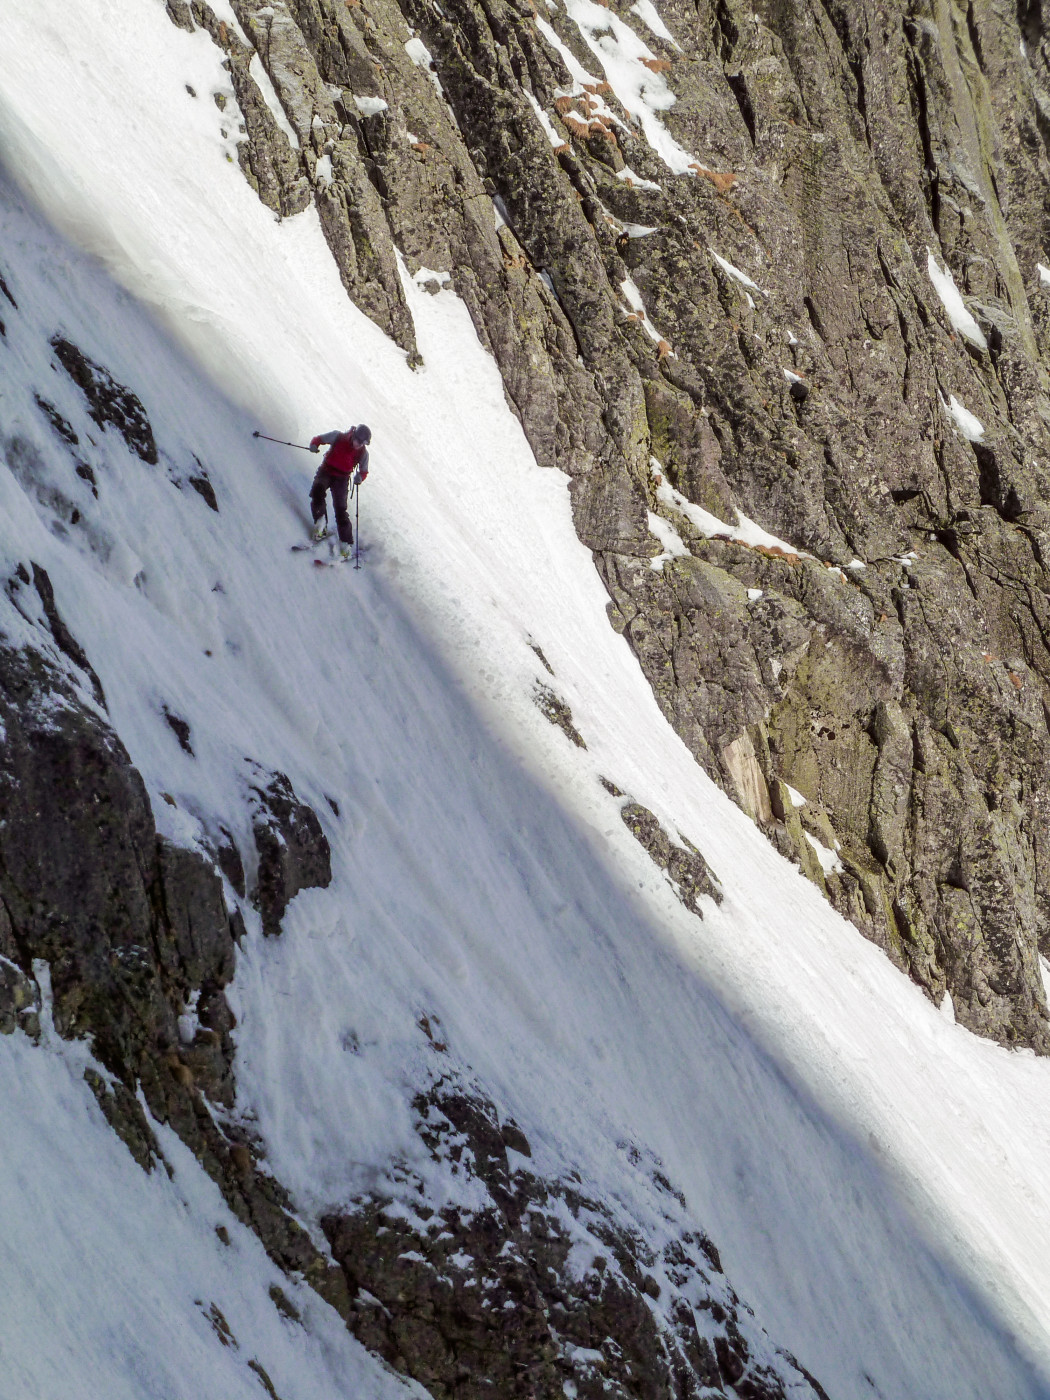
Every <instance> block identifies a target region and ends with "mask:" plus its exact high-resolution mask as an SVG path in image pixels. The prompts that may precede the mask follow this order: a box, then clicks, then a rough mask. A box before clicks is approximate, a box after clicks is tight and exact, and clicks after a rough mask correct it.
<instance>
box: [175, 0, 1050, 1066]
mask: <svg viewBox="0 0 1050 1400" xmlns="http://www.w3.org/2000/svg"><path fill="white" fill-rule="evenodd" d="M168 10H169V14H170V15H171V17H172V19H173V20H174V21H175V22H176V23H177V24H179V25H181V26H183V27H186V28H190V27H193V26H194V25H201V26H204V27H206V28H207V29H208V31H209V32H210V33H211V35H212V37H213V38H214V40H215V42H216V43H217V44H219V45H220V46H221V47H222V48H223V50H224V51H225V53H226V55H227V59H226V62H227V64H228V66H229V70H230V73H231V77H232V79H233V83H234V88H235V90H236V93H237V99H238V101H239V104H240V108H241V112H240V116H241V122H240V128H241V131H242V134H243V138H244V139H243V141H242V144H241V146H240V159H241V163H242V167H243V169H244V171H245V173H246V175H247V177H248V179H249V180H251V181H252V183H253V184H254V185H255V187H256V188H257V190H258V192H259V196H260V198H261V199H263V200H264V201H265V202H267V203H268V204H270V206H271V207H272V208H273V209H274V210H275V211H277V212H279V213H280V214H282V215H288V214H291V213H294V211H295V210H296V209H298V208H301V207H303V205H304V202H305V201H308V200H309V199H310V198H313V199H314V200H315V202H316V204H317V208H318V211H319V213H320V215H321V219H322V222H323V225H324V228H325V232H326V235H327V238H328V241H329V244H330V247H331V249H332V252H333V255H334V257H335V258H336V260H337V262H338V265H339V269H340V273H341V275H342V278H343V281H344V283H345V285H346V288H347V291H348V292H349V294H350V296H351V297H352V298H353V299H354V301H355V302H356V303H357V305H358V306H360V307H361V308H362V309H363V310H365V311H366V312H367V313H368V314H369V315H370V316H372V317H373V319H375V320H376V321H377V322H378V324H380V325H381V326H382V327H383V328H384V329H385V330H387V331H388V332H389V333H390V334H391V335H393V336H394V337H395V338H396V339H397V340H398V341H399V343H400V344H402V345H403V346H404V348H405V349H406V351H407V352H409V353H410V354H415V353H416V352H415V345H414V339H413V332H412V326H411V318H410V316H409V315H408V314H407V310H406V306H405V301H404V294H403V291H402V288H401V284H400V281H399V278H398V275H397V266H396V259H397V257H398V256H400V257H402V258H403V259H404V262H405V265H406V266H407V269H408V271H409V272H410V273H411V274H413V275H416V276H418V277H419V278H420V279H421V280H422V281H423V282H424V285H426V284H427V282H428V281H429V283H430V285H431V286H432V287H433V289H434V290H436V289H437V287H438V285H440V284H441V280H442V279H447V278H448V277H451V283H452V285H453V287H454V288H455V290H456V291H457V293H458V294H459V295H460V296H461V297H462V298H463V300H464V301H465V303H466V305H467V306H468V307H469V309H470V314H471V317H472V319H473V321H474V325H475V327H476V329H477V332H478V334H479V336H480V337H481V339H482V341H483V343H484V344H486V345H487V346H488V347H489V348H490V350H491V352H492V354H493V355H494V356H495V359H496V361H497V363H498V365H499V367H500V371H501V373H502V376H503V382H504V385H505V390H506V395H507V399H508V402H509V403H510V404H511V405H512V406H513V408H514V411H515V412H516V413H517V415H518V417H519V418H520V420H521V423H522V426H523V427H524V429H525V432H526V434H527V436H528V439H529V442H530V444H531V445H532V447H533V450H534V451H535V453H536V456H537V459H538V460H539V461H540V462H541V463H546V464H549V465H551V466H558V467H560V468H562V469H563V470H565V471H566V472H568V473H569V475H570V476H571V478H572V485H573V504H574V513H575V521H576V527H577V530H578V533H579V535H580V538H581V539H582V540H583V541H584V543H586V544H587V545H588V546H589V547H590V548H591V549H592V550H593V552H594V559H595V565H596V567H597V568H598V570H599V572H600V574H601V577H602V579H603V580H604V582H605V584H606V587H607V588H608V591H609V595H610V605H609V614H610V620H611V622H612V624H613V626H615V627H617V628H618V629H622V631H623V632H624V634H625V636H626V637H627V638H628V640H629V641H630V644H631V646H632V647H633V649H634V651H635V653H636V655H637V656H638V659H639V661H640V663H641V665H642V666H643V668H644V670H645V672H646V674H647V676H648V677H649V680H650V682H651V684H652V686H653V689H654V691H655V693H656V695H657V697H658V699H659V702H660V704H661V706H662V708H663V709H664V712H665V714H666V715H667V717H668V718H669V719H670V720H671V722H672V723H673V724H674V726H675V728H676V729H677V730H678V732H679V734H680V735H681V736H682V737H683V738H684V739H685V740H686V742H687V744H688V745H689V747H690V749H691V750H692V752H693V753H694V754H695V756H696V758H697V759H698V761H699V762H701V763H702V764H703V765H704V767H705V768H706V770H707V771H708V772H709V773H710V774H711V775H712V776H713V777H714V778H716V780H717V781H719V782H720V783H721V784H723V785H724V786H725V787H726V789H727V790H728V791H729V792H730V793H731V794H733V795H734V796H735V797H736V799H737V800H738V801H739V802H740V803H741V804H742V805H743V806H744V807H745V809H746V810H747V811H748V812H749V813H750V814H751V815H752V817H753V818H754V819H755V821H757V822H758V823H759V824H760V825H761V826H762V828H763V829H764V830H765V831H766V832H767V833H768V834H769V836H770V838H771V839H772V840H773V841H775V842H776V844H777V846H778V847H779V848H780V849H781V850H782V851H783V852H784V853H785V854H786V855H788V856H789V857H790V858H791V859H793V860H794V861H796V862H797V863H798V864H799V865H800V866H801V867H802V869H803V870H804V871H805V873H806V874H807V875H808V876H809V877H810V878H811V879H812V880H814V881H815V882H816V883H817V884H818V885H819V886H820V887H821V888H822V889H824V890H825V891H826V893H827V895H828V897H829V899H830V900H831V901H832V902H833V904H834V905H835V906H836V907H837V908H838V909H840V910H841V911H842V912H843V913H844V914H846V915H847V917H848V918H850V919H851V920H852V921H853V922H854V923H855V924H856V925H857V927H858V928H860V929H861V930H862V931H863V932H864V933H865V934H866V935H867V936H868V937H870V938H872V939H873V940H875V941H876V942H877V943H878V944H879V945H880V946H881V947H882V948H884V949H885V951H886V953H887V955H888V956H889V957H890V958H892V959H893V961H894V962H895V963H896V964H897V965H898V966H900V967H901V968H902V969H904V970H906V971H907V972H908V973H909V974H910V975H911V976H912V977H913V978H914V979H915V980H916V981H917V982H918V983H919V984H920V985H921V986H922V987H923V989H924V990H925V991H926V992H927V993H928V995H929V996H931V997H932V998H933V999H934V1000H935V1001H938V1002H939V1001H940V1000H941V998H942V997H943V996H944V994H945V992H949V993H950V994H951V997H952V1002H953V1006H954V1010H955V1014H956V1016H957V1017H958V1019H959V1020H960V1021H961V1022H962V1023H963V1024H965V1025H967V1026H969V1027H970V1028H971V1029H973V1030H975V1031H977V1032H979V1033H981V1034H984V1035H988V1036H992V1037H995V1038H996V1039H999V1040H1001V1041H1003V1042H1004V1043H1008V1044H1023V1045H1030V1046H1033V1047H1034V1048H1036V1049H1038V1050H1039V1051H1040V1052H1045V1051H1046V1050H1047V1049H1048V1048H1050V1030H1048V1026H1047V1010H1046V998H1045V994H1044V991H1043V986H1042V980H1041V975H1040V971H1039V964H1038V956H1039V950H1040V948H1042V950H1043V951H1044V953H1046V952H1050V943H1048V941H1047V940H1048V938H1050V928H1048V924H1047V913H1046V910H1047V894H1048V880H1050V874H1048V868H1047V847H1046V839H1047V838H1046V829H1047V825H1046V811H1045V804H1046V800H1047V799H1046V792H1047V778H1048V776H1050V766H1048V765H1050V739H1048V720H1047V709H1046V697H1047V683H1048V680H1050V654H1048V650H1047V635H1048V630H1047V601H1046V584H1047V578H1046V573H1045V564H1044V554H1045V540H1046V536H1045V533H1044V530H1045V525H1046V511H1045V506H1044V498H1045V495H1046V481H1047V472H1048V462H1050V457H1048V450H1050V442H1048V433H1050V399H1048V397H1047V378H1046V370H1045V365H1044V360H1043V355H1044V353H1045V351H1046V336H1047V305H1048V295H1050V272H1047V271H1046V269H1045V268H1043V267H1042V265H1041V263H1040V259H1041V258H1042V257H1044V256H1045V254H1044V252H1043V249H1044V240H1045V230H1046V225H1047V217H1048V215H1047V177H1048V164H1047V144H1046V143H1047V139H1048V132H1050V127H1048V121H1050V116H1048V113H1050V105H1048V104H1050V97H1048V95H1047V86H1048V85H1050V75H1048V72H1047V63H1046V57H1045V52H1044V46H1043V45H1044V40H1043V29H1042V11H1041V8H1040V6H1038V5H1032V4H1026V3H1025V4H1019V5H1018V6H1016V7H1010V6H1006V5H998V4H982V3H970V4H968V5H965V6H964V5H959V4H949V3H929V4H922V3H919V4H907V5H905V4H892V5H874V4H868V3H847V4H832V3H828V4H822V3H816V2H815V0H814V3H804V4H798V5H796V4H774V3H770V4H758V5H755V6H751V5H749V6H747V7H744V6H743V5H738V4H735V3H733V2H732V0H719V3H717V4H714V5H710V4H706V3H699V4H697V5H695V6H692V5H686V4H683V3H668V4H666V5H665V6H664V7H663V9H662V10H661V12H660V14H659V15H657V14H656V13H655V12H654V11H653V10H652V7H650V6H647V5H646V4H644V3H643V4H637V5H634V6H630V7H629V6H627V5H625V4H619V3H615V2H614V3H611V4H609V5H605V4H604V3H595V0H569V3H567V4H565V5H562V4H559V3H556V0H550V3H548V0H536V3H532V0H522V3H513V2H512V0H507V3H503V0H488V2H487V3H474V0H462V3H444V0H442V4H440V5H438V4H436V3H429V4H428V3H423V0H411V3H409V2H408V0H406V3H405V4H404V5H402V6H401V7H400V8H399V7H398V6H397V5H396V4H394V3H392V0H350V2H349V3H336V0H301V3H296V0H276V3H274V4H263V3H261V0H260V2H259V3H255V0H234V11H235V13H236V17H237V20H238V21H239V24H234V23H230V22H227V21H226V20H223V19H220V18H218V17H217V16H216V13H215V12H214V11H212V10H211V9H210V8H209V6H208V5H207V4H206V3H203V0H197V2H195V3H194V4H192V5H190V4H187V3H185V0H169V4H168ZM253 49H254V50H256V51H257V52H258V55H259V57H260V58H261V60H262V64H263V65H264V68H265V71H266V73H267V74H268V75H269V79H270V81H271V82H272V92H271V93H270V94H268V98H269V102H268V101H267V99H266V98H264V95H263V93H262V91H261V89H260V87H259V86H258V85H257V84H256V83H255V81H254V80H253V76H252V75H253V72H257V71H258V70H257V69H253V68H252V61H251V55H252V52H253ZM274 94H276V99H277V100H279V103H280V108H279V109H278V108H277V107H276V102H275V99H274ZM203 100H206V99H203ZM271 109H272V110H271ZM275 112H276V116H275ZM278 118H281V119H282V120H281V122H280V123H279V121H278ZM234 119H236V118H234ZM285 128H286V129H287V130H286V129H285ZM432 270H436V271H437V274H438V275H437V276H432V275H431V273H432ZM696 508H699V509H696ZM738 513H739V514H742V516H743V517H744V521H745V523H744V526H743V528H742V526H741V522H740V520H739V518H738ZM654 516H655V517H656V518H657V519H656V522H655V523H654V520H653V517H654ZM661 521H662V522H663V524H661V523H660V522H661ZM752 523H754V524H757V525H758V526H760V527H762V528H761V529H758V530H755V529H754V528H749V527H750V526H751V525H752ZM669 540H670V541H671V548H670V549H668V548H667V543H668V541H669Z"/></svg>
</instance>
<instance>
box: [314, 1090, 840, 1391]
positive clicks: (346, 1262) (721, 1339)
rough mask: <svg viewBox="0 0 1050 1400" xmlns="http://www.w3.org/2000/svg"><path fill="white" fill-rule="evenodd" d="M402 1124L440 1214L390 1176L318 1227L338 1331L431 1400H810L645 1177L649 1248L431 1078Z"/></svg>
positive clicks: (488, 1106)
mask: <svg viewBox="0 0 1050 1400" xmlns="http://www.w3.org/2000/svg"><path fill="white" fill-rule="evenodd" d="M414 1107H415V1110H416V1114H417V1131H418V1132H419V1134H420V1136H421V1137H422V1139H423V1141H424V1142H425V1143H426V1145H427V1147H428V1149H429V1151H430V1154H431V1156H432V1158H433V1160H434V1162H435V1163H436V1164H439V1166H440V1167H442V1168H443V1169H446V1170H447V1171H448V1173H449V1176H448V1178H447V1179H446V1185H445V1189H444V1191H443V1193H442V1194H443V1196H444V1197H445V1204H443V1205H442V1207H441V1208H440V1209H437V1210H435V1209H434V1208H433V1206H432V1205H431V1203H430V1199H429V1198H428V1195H427V1192H426V1190H425V1189H424V1185H423V1182H422V1181H420V1180H418V1179H413V1177H412V1176H411V1174H409V1173H404V1172H402V1173H400V1174H399V1173H397V1172H395V1173H394V1176H393V1177H392V1179H391V1183H390V1191H389V1194H385V1195H384V1194H372V1195H370V1196H368V1197H365V1198H363V1199H361V1200H359V1201H357V1202H355V1204H354V1206H353V1208H352V1209H351V1210H349V1211H346V1212H342V1213H339V1214H333V1215H331V1216H329V1217H328V1218H326V1219H325V1220H324V1221H323V1225H324V1229H325V1232H326V1234H327V1235H328V1238H329V1240H330V1241H331V1244H332V1250H333V1253H334V1255H335V1257H336V1259H337V1260H338V1261H339V1263H340V1264H341V1265H342V1268H343V1271H344V1273H345V1275H346V1279H347V1284H348V1286H349V1289H350V1293H351V1297H352V1303H351V1310H350V1315H349V1326H350V1328H351V1330H352V1331H353V1332H354V1333H355V1335H356V1336H358V1337H359V1338H360V1340H361V1341H363V1342H364V1343H365V1345H366V1346H368V1347H370V1348H371V1349H372V1350H373V1351H376V1352H378V1353H379V1354H380V1355H381V1356H383V1357H384V1358H385V1359H386V1360H387V1361H389V1362H390V1364H391V1365H393V1366H394V1367H395V1368H396V1369H398V1370H399V1371H402V1372H403V1373H404V1374H406V1375H408V1376H411V1377H412V1378H413V1379H414V1380H417V1381H419V1382H421V1383H422V1384H423V1385H424V1386H425V1387H426V1388H427V1391H428V1392H429V1393H430V1394H431V1395H433V1396H434V1397H435V1400H480V1397H482V1396H486V1395H490V1394H492V1393H496V1394H498V1395H500V1396H501V1397H507V1400H517V1397H520V1400H541V1398H542V1400H556V1398H557V1400H560V1397H562V1396H564V1395H566V1394H569V1395H572V1394H575V1395H578V1396H583V1397H593V1400H598V1397H603V1396H618V1397H627V1396H639V1397H646V1400H657V1397H660V1398H661V1400H663V1397H668V1400H669V1397H671V1396H675V1397H699V1396H701V1395H716V1394H717V1395H724V1394H728V1393H732V1394H735V1395H739V1396H747V1397H751V1400H778V1397H786V1396H788V1395H791V1396H806V1397H810V1400H815V1397H824V1395H825V1393H824V1391H823V1389H822V1388H821V1386H820V1385H819V1384H818V1383H817V1382H816V1381H815V1380H814V1379H813V1377H811V1376H810V1375H808V1374H807V1373H806V1372H805V1371H804V1370H803V1369H802V1368H801V1367H800V1366H799V1365H798V1363H797V1362H796V1361H795V1359H794V1358H793V1357H792V1356H790V1355H789V1354H788V1353H786V1352H784V1351H782V1350H780V1349H779V1348H777V1347H776V1346H774V1345H773V1344H772V1343H771V1342H770V1340H769V1338H768V1337H767V1336H766V1335H765V1333H764V1332H762V1330H761V1328H760V1327H758V1326H757V1325H756V1323H755V1321H754V1318H753V1316H752V1315H751V1313H750V1310H749V1309H747V1308H746V1307H744V1306H743V1305H742V1304H741V1303H740V1301H739V1299H738V1298H737V1297H736V1295H735V1294H734V1292H733V1290H732V1288H731V1287H730V1286H729V1283H728V1281H727V1280H726V1278H725V1275H724V1274H723V1273H722V1268H721V1263H720V1261H719V1257H718V1251H717V1250H716V1249H715V1247H714V1245H713V1244H712V1243H711V1241H710V1240H708V1239H707V1238H706V1237H705V1236H704V1235H703V1234H701V1233H699V1232H698V1231H695V1230H690V1229H689V1228H688V1227H686V1226H685V1225H683V1224H682V1222H681V1217H682V1216H684V1214H685V1211H684V1209H683V1207H684V1203H683V1202H682V1201H681V1200H680V1198H678V1197H677V1196H676V1195H675V1193H674V1190H673V1188H672V1187H671V1184H670V1182H668V1181H667V1180H666V1178H665V1177H664V1176H663V1175H662V1173H661V1172H660V1170H659V1167H658V1165H655V1166H654V1167H653V1169H652V1180H653V1184H654V1190H655V1193H656V1194H657V1195H658V1196H659V1197H660V1199H661V1201H662V1207H663V1213H662V1218H661V1220H660V1226H659V1229H658V1230H657V1231H656V1232H655V1233H656V1234H657V1235H658V1236H659V1242H658V1243H657V1244H656V1245H655V1247H654V1244H653V1242H652V1240H653V1234H654V1232H653V1230H652V1228H650V1229H649V1230H648V1231H643V1230H642V1229H641V1228H632V1227H631V1226H630V1225H628V1224H625V1223H623V1222H622V1221H619V1220H617V1219H616V1217H615V1216H614V1214H613V1212H612V1211H611V1210H610V1208H609V1206H608V1205H607V1204H605V1203H604V1202H602V1201H601V1200H598V1199H596V1198H594V1197H593V1196H589V1195H588V1194H587V1193H586V1191H585V1190H584V1189H583V1187H582V1185H581V1184H580V1182H579V1179H578V1178H577V1179H575V1180H573V1179H569V1180H551V1179H550V1178H544V1177H542V1176H540V1175H538V1174H537V1173H536V1172H534V1171H532V1170H530V1168H529V1167H528V1166H527V1165H526V1162H527V1158H528V1155H529V1152H530V1149H529V1145H528V1143H527V1141H525V1139H524V1137H523V1135H522V1133H521V1130H520V1128H518V1127H517V1125H516V1124H514V1123H502V1124H501V1122H500V1120H499V1115H498V1113H497V1111H496V1109H495V1106H494V1105H493V1104H492V1103H491V1102H490V1101H489V1100H488V1099H487V1098H486V1096H485V1094H484V1093H483V1092H482V1091H481V1090H480V1088H479V1087H478V1086H477V1085H474V1084H467V1083H466V1082H464V1081H463V1080H461V1079H460V1077H459V1076H458V1075H456V1074H454V1073H452V1074H446V1075H443V1076H441V1077H440V1078H438V1079H437V1080H436V1081H435V1083H434V1084H433V1085H432V1086H431V1087H430V1088H429V1089H427V1090H426V1091H425V1092H423V1093H420V1094H419V1095H418V1096H417V1098H416V1101H415V1105H414ZM639 1160H641V1159H640V1158H639ZM479 1187H480V1189H481V1192H482V1201H481V1202H480V1203H479V1201H478V1188H479ZM457 1194H462V1195H463V1196H464V1197H469V1198H470V1200H471V1204H470V1205H469V1206H468V1205H466V1204H460V1203H459V1202H458V1201H457V1200H456V1195H457ZM450 1196H451V1197H452V1199H448V1198H449V1197H450ZM727 1386H730V1387H732V1391H731V1392H730V1391H729V1390H727ZM825 1400H826V1397H825Z"/></svg>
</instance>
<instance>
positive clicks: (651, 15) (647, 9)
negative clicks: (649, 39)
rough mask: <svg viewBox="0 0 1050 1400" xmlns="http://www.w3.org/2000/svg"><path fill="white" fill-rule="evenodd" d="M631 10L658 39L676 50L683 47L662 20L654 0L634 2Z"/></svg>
mask: <svg viewBox="0 0 1050 1400" xmlns="http://www.w3.org/2000/svg"><path fill="white" fill-rule="evenodd" d="M631 9H632V11H633V12H634V13H635V14H636V15H637V16H638V18H639V19H640V20H641V21H642V23H643V24H644V25H645V26H646V27H647V28H648V29H650V30H652V32H653V33H654V34H655V35H656V37H657V38H658V39H663V40H664V42H665V43H668V44H673V45H674V47H675V48H676V49H678V48H681V45H680V44H679V43H678V41H677V40H676V39H675V37H674V35H673V34H672V33H671V31H670V30H669V29H668V27H667V25H666V24H664V22H663V20H662V19H661V18H660V12H659V10H658V9H657V8H656V6H655V5H654V4H653V0H634V4H633V5H632V6H631Z"/></svg>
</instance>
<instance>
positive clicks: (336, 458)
mask: <svg viewBox="0 0 1050 1400" xmlns="http://www.w3.org/2000/svg"><path fill="white" fill-rule="evenodd" d="M353 431H354V430H353V428H350V429H349V430H348V431H347V432H345V433H339V432H334V433H323V434H321V435H320V436H319V437H315V438H312V439H311V440H310V446H311V447H320V446H321V444H322V443H330V444H331V446H330V447H329V448H328V451H327V452H326V453H325V457H324V461H323V463H322V464H321V465H322V466H324V467H326V468H327V469H328V471H330V472H331V473H332V475H333V476H353V475H354V473H355V471H356V473H357V475H356V480H357V481H358V482H362V481H364V479H365V477H366V476H367V475H368V448H367V447H358V445H357V443H355V442H354V440H353Z"/></svg>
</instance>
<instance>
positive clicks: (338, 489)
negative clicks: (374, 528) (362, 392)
mask: <svg viewBox="0 0 1050 1400" xmlns="http://www.w3.org/2000/svg"><path fill="white" fill-rule="evenodd" d="M371 441H372V432H371V429H370V428H366V427H365V425H364V423H359V424H358V425H357V427H356V428H349V429H347V431H346V432H340V431H339V430H338V429H336V430H335V431H334V432H331V433H320V434H318V436H317V437H315V438H311V439H310V451H311V452H319V451H320V450H321V446H322V444H325V445H327V447H328V451H327V452H326V453H325V455H324V461H323V462H322V463H321V465H320V466H319V467H318V468H317V473H316V475H315V476H314V480H313V485H312V486H311V487H310V512H311V514H312V516H313V520H314V531H313V537H314V539H315V540H323V539H324V537H325V536H326V535H327V534H328V524H327V519H326V517H327V514H328V511H327V509H326V507H325V497H326V496H327V494H328V492H329V491H331V493H332V505H333V506H334V507H335V524H336V529H337V530H338V532H339V553H340V556H341V557H342V558H343V559H349V558H350V551H351V546H352V545H353V543H354V528H353V526H352V525H351V524H350V512H349V510H348V509H347V496H348V494H349V491H350V487H351V486H353V487H354V488H355V489H356V488H357V487H359V486H360V485H361V483H362V482H363V481H364V480H365V478H366V477H367V476H368V444H369V443H370V442H371Z"/></svg>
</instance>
